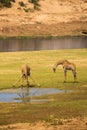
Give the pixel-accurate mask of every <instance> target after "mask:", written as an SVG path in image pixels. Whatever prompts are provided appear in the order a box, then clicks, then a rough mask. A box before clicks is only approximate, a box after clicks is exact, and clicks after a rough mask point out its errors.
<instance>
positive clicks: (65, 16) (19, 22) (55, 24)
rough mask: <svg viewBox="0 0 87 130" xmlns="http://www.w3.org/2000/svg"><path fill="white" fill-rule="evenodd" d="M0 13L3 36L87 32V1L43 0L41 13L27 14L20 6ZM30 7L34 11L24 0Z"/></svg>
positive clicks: (28, 6) (17, 5)
mask: <svg viewBox="0 0 87 130" xmlns="http://www.w3.org/2000/svg"><path fill="white" fill-rule="evenodd" d="M19 1H20V0H16V3H13V4H12V7H11V8H8V9H7V8H4V9H1V10H0V36H35V35H53V36H60V35H81V34H82V31H84V30H85V31H87V0H53V1H52V0H40V2H39V3H40V5H41V6H40V10H39V11H37V10H36V11H34V12H25V11H24V9H23V8H22V7H21V9H19V8H20V6H19V4H18V2H19ZM23 2H24V3H25V4H26V8H27V9H28V8H31V9H32V8H33V5H32V4H30V3H29V2H28V0H23Z"/></svg>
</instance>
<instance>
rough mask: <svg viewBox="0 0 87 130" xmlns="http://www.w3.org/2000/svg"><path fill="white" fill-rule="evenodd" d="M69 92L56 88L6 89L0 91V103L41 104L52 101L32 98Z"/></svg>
mask: <svg viewBox="0 0 87 130" xmlns="http://www.w3.org/2000/svg"><path fill="white" fill-rule="evenodd" d="M65 91H68V92H69V90H59V89H57V88H19V89H6V90H1V91H0V102H43V101H52V99H31V98H32V97H34V96H41V95H44V94H56V93H61V92H65Z"/></svg>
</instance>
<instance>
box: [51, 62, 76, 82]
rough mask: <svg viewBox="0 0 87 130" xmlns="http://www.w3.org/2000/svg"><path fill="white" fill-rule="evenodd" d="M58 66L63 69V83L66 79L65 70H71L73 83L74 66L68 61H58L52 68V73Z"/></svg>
mask: <svg viewBox="0 0 87 130" xmlns="http://www.w3.org/2000/svg"><path fill="white" fill-rule="evenodd" d="M58 65H62V66H63V69H64V82H66V77H67V70H71V71H72V74H73V77H74V82H76V79H77V77H76V65H75V64H74V63H70V62H69V61H68V60H62V61H58V62H57V63H56V64H55V65H54V66H53V71H54V72H56V68H57V67H58Z"/></svg>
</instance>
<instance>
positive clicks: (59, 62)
mask: <svg viewBox="0 0 87 130" xmlns="http://www.w3.org/2000/svg"><path fill="white" fill-rule="evenodd" d="M63 64H64V61H58V62H57V63H56V64H55V65H54V67H53V68H55V69H56V68H57V67H58V65H63Z"/></svg>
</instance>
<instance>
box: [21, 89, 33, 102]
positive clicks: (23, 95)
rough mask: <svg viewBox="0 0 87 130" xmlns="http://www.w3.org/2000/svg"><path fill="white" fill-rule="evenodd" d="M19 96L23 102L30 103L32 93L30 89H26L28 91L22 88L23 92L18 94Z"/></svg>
mask: <svg viewBox="0 0 87 130" xmlns="http://www.w3.org/2000/svg"><path fill="white" fill-rule="evenodd" d="M18 96H19V97H20V99H21V100H22V101H23V102H30V99H31V98H30V92H29V87H26V89H24V88H21V92H20V93H18Z"/></svg>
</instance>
